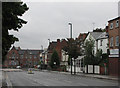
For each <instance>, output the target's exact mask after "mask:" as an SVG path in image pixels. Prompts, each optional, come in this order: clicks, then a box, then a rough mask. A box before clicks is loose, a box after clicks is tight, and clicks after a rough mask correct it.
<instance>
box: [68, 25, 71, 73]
mask: <svg viewBox="0 0 120 88" xmlns="http://www.w3.org/2000/svg"><path fill="white" fill-rule="evenodd" d="M68 24H69V25H70V38H71V39H72V23H68ZM70 58H71V57H70ZM71 74H72V58H71Z"/></svg>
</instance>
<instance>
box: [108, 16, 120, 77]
mask: <svg viewBox="0 0 120 88" xmlns="http://www.w3.org/2000/svg"><path fill="white" fill-rule="evenodd" d="M108 35H109V49H110V55H109V75H112V76H118V75H119V76H120V16H119V17H117V18H114V19H112V20H109V21H108Z"/></svg>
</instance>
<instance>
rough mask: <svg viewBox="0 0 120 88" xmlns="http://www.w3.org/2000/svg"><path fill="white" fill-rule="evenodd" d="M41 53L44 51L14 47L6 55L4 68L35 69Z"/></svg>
mask: <svg viewBox="0 0 120 88" xmlns="http://www.w3.org/2000/svg"><path fill="white" fill-rule="evenodd" d="M40 53H42V50H31V49H21V48H20V47H14V46H13V47H12V49H11V50H10V51H9V52H8V54H7V55H6V60H5V62H4V67H16V66H21V67H33V66H34V65H38V63H39V61H40Z"/></svg>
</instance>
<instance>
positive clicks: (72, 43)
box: [63, 38, 81, 74]
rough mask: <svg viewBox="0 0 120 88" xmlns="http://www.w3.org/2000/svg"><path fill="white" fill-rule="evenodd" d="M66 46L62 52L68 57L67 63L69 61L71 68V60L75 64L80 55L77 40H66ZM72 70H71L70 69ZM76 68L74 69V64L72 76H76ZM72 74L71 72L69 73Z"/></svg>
mask: <svg viewBox="0 0 120 88" xmlns="http://www.w3.org/2000/svg"><path fill="white" fill-rule="evenodd" d="M66 42H67V45H66V46H65V47H64V48H63V50H64V51H65V52H67V53H66V54H67V55H69V61H70V59H71V66H72V58H74V63H75V59H77V58H78V56H80V55H81V52H80V49H81V48H80V47H79V46H80V42H79V41H78V40H77V39H75V40H74V39H72V38H70V39H67V41H66ZM71 70H72V69H71ZM75 70H76V67H75V64H74V74H76V71H75ZM71 73H72V71H71Z"/></svg>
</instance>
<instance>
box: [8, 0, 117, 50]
mask: <svg viewBox="0 0 120 88" xmlns="http://www.w3.org/2000/svg"><path fill="white" fill-rule="evenodd" d="M23 1H24V2H25V3H26V4H27V6H28V7H29V10H28V11H27V12H26V13H25V14H24V15H23V16H22V18H23V19H24V20H26V21H27V24H25V25H23V27H22V28H21V29H20V30H19V32H16V31H9V33H10V34H13V35H15V36H16V37H18V38H19V42H15V44H14V46H16V47H18V46H20V47H21V48H24V49H41V48H42V47H41V45H42V46H43V47H44V48H47V47H48V44H49V41H48V39H50V41H56V40H57V39H66V38H69V37H70V26H69V25H68V23H69V22H71V23H72V24H73V31H72V32H73V33H72V34H73V36H72V37H73V38H76V37H78V36H79V34H80V33H87V32H90V31H92V30H93V28H94V29H95V28H105V25H107V24H108V23H107V22H108V21H109V20H111V19H113V18H115V17H117V16H118V2H117V1H115V2H55V1H53V2H47V1H46V2H38V1H34V2H28V1H25V0H23ZM93 23H94V25H93Z"/></svg>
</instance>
